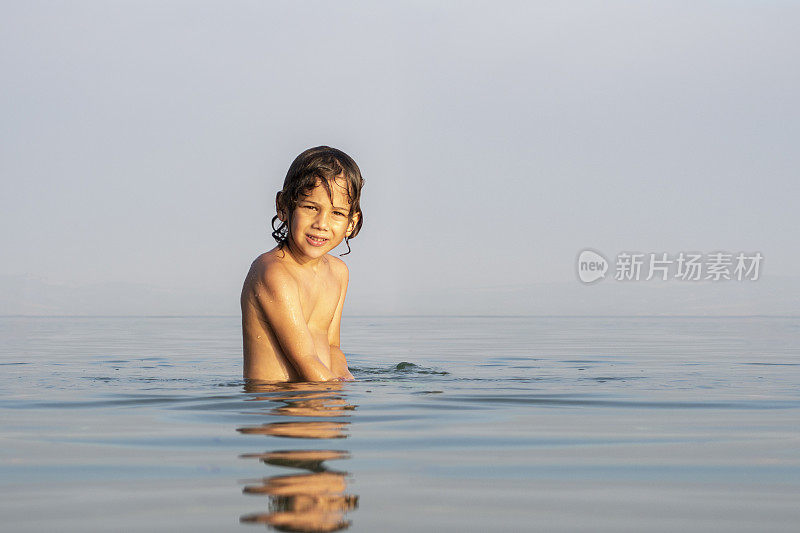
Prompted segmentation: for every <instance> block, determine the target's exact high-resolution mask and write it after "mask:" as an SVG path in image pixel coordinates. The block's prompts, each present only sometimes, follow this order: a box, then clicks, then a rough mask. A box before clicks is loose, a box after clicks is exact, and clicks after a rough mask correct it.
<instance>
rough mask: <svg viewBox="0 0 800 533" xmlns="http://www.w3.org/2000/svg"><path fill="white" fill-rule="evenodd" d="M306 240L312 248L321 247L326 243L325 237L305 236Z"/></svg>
mask: <svg viewBox="0 0 800 533" xmlns="http://www.w3.org/2000/svg"><path fill="white" fill-rule="evenodd" d="M306 240H307V241H308V242H309V243H310V244H311V245H312V246H323V245H324V244H325V243H326V242H328V239H326V238H325V237H314V236H313V235H306Z"/></svg>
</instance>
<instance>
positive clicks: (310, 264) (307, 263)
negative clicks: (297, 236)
mask: <svg viewBox="0 0 800 533" xmlns="http://www.w3.org/2000/svg"><path fill="white" fill-rule="evenodd" d="M281 248H283V250H284V251H285V252H286V253H287V254H288V255H289V257H290V258H291V259H292V262H293V263H294V264H295V265H297V267H298V268H301V269H303V270H308V271H311V272H314V273H316V272H317V270H318V269H319V267H320V265H321V264H322V260H323V258H324V257H325V256H322V257H317V258H316V259H315V258H302V257H301V256H300V254H298V253H297V252H296V251H295V250H293V249H292V244H291V240H289V239H287V240H286V242H285V243H284V245H283V246H282V247H281Z"/></svg>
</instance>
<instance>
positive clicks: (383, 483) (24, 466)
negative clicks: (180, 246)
mask: <svg viewBox="0 0 800 533" xmlns="http://www.w3.org/2000/svg"><path fill="white" fill-rule="evenodd" d="M239 328H240V325H239V318H238V317H219V318H198V317H186V318H158V317H154V318H110V317H92V318H63V317H61V318H56V317H52V318H25V317H5V318H0V340H1V341H2V343H1V344H0V417H1V418H0V419H1V420H2V426H1V427H2V429H0V516H2V523H0V528H1V529H2V530H3V531H48V530H58V531H109V530H124V531H153V530H156V531H174V530H187V531H188V530H191V531H241V532H246V531H255V530H257V529H254V528H272V529H273V530H285V531H335V530H339V529H344V528H349V529H350V530H353V531H414V532H419V531H437V532H438V531H459V532H461V531H681V532H687V531H698V532H699V531H703V532H707V531H725V532H731V531H759V532H764V531H797V530H798V524H800V357H799V356H800V343H799V342H798V341H799V340H800V318H708V317H705V318H537V317H518V318H511V317H504V318H488V317H481V318H478V317H475V318H464V317H404V318H398V317H392V318H388V317H378V318H364V317H360V318H352V317H351V318H347V317H346V318H345V321H344V324H343V331H342V338H343V343H344V350H345V353H347V354H348V360H349V362H350V365H351V368H352V371H353V374H354V375H355V376H356V377H357V379H358V381H357V382H355V383H337V384H329V385H325V384H294V385H284V386H271V387H270V386H262V387H252V388H249V387H245V386H244V383H243V382H242V381H241V379H240V375H241V348H240V342H241V337H240V335H241V334H240V329H239Z"/></svg>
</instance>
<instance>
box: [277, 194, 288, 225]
mask: <svg viewBox="0 0 800 533" xmlns="http://www.w3.org/2000/svg"><path fill="white" fill-rule="evenodd" d="M275 211H277V212H278V220H280V221H281V222H286V207H285V206H284V205H283V191H278V194H276V195H275Z"/></svg>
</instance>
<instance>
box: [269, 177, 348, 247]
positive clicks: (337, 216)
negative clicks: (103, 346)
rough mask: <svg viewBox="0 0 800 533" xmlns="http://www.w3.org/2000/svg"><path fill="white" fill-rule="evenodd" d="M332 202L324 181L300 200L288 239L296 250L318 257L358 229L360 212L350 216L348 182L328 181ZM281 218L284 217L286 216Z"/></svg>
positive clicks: (343, 180)
mask: <svg viewBox="0 0 800 533" xmlns="http://www.w3.org/2000/svg"><path fill="white" fill-rule="evenodd" d="M328 184H329V185H330V188H331V192H332V196H333V202H331V199H330V198H329V197H328V192H327V191H326V190H325V187H323V186H322V184H321V182H318V183H317V186H316V187H314V188H313V189H312V190H311V192H310V193H309V194H308V195H306V196H305V197H303V198H300V199H299V200H298V201H297V206H296V207H295V209H294V212H293V213H292V222H291V226H290V228H289V240H290V241H291V247H292V249H293V251H294V252H295V253H298V254H300V255H301V256H305V257H307V258H310V259H317V258H319V257H322V256H323V255H325V254H326V253H328V252H330V251H331V250H333V249H334V248H336V247H337V246H339V244H340V243H341V242H342V241H343V240H344V238H345V237H347V236H349V235H350V233H351V232H352V231H353V229H354V228H355V224H356V221H357V220H358V219H357V217H358V215H357V214H356V215H354V216H353V218H350V201H349V200H348V198H347V182H346V181H345V179H344V178H336V179H335V180H331V181H329V182H328ZM279 218H280V219H281V220H284V218H283V215H282V214H279Z"/></svg>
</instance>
